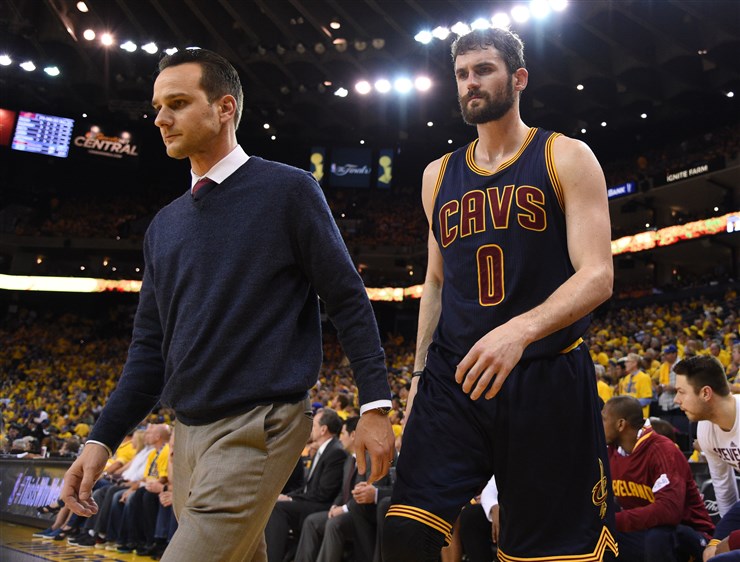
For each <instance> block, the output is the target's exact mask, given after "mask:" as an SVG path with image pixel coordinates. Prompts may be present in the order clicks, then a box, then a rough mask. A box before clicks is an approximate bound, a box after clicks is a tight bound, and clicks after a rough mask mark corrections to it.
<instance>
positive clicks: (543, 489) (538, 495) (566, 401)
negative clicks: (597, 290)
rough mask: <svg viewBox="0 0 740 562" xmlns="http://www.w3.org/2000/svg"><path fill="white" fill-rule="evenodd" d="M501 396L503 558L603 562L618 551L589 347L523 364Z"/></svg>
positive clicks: (498, 461)
mask: <svg viewBox="0 0 740 562" xmlns="http://www.w3.org/2000/svg"><path fill="white" fill-rule="evenodd" d="M497 399H499V404H498V408H497V410H496V412H495V415H496V419H495V429H494V431H493V434H494V435H493V437H492V438H493V439H495V442H496V458H495V459H494V463H495V471H494V474H495V476H496V481H497V484H498V488H499V504H500V519H501V530H500V537H499V551H498V556H499V559H500V560H502V561H507V562H508V561H513V560H517V561H519V562H520V561H522V560H527V559H532V558H546V559H548V560H562V559H568V560H572V559H574V557H579V558H583V559H584V560H586V559H588V560H594V561H596V560H602V559H603V558H604V553H605V552H607V551H610V550H612V551H613V550H615V548H616V546H615V541H614V538H613V531H612V529H613V528H614V527H613V518H614V515H613V512H612V509H613V508H612V505H613V497H612V490H611V481H610V479H609V463H608V459H607V458H606V444H605V438H604V434H603V426H602V423H601V417H600V411H599V408H598V405H597V404H598V403H597V393H596V379H595V374H594V369H593V363H592V362H591V358H590V356H589V354H588V350H587V349H586V348H585V345H583V344H581V346H579V347H578V348H576V349H574V350H572V351H570V352H569V353H566V354H561V355H559V356H556V357H554V358H548V359H537V360H531V361H525V362H522V363H520V365H518V366H517V367H516V369H515V370H514V371H513V372H512V373H511V374H510V375H509V377H508V378H507V380H506V383H505V384H504V387H503V389H502V392H501V393H500V395H499V396H498V397H497Z"/></svg>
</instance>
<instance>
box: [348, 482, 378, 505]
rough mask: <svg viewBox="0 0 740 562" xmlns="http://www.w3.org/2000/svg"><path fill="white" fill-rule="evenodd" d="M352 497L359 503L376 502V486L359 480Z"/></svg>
mask: <svg viewBox="0 0 740 562" xmlns="http://www.w3.org/2000/svg"><path fill="white" fill-rule="evenodd" d="M352 497H353V498H355V501H356V502H357V503H359V504H371V503H375V486H372V485H370V484H368V483H367V482H358V483H357V485H356V486H355V487H354V489H353V490H352Z"/></svg>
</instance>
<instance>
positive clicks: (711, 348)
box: [709, 342, 720, 357]
mask: <svg viewBox="0 0 740 562" xmlns="http://www.w3.org/2000/svg"><path fill="white" fill-rule="evenodd" d="M709 352H710V353H711V354H712V355H714V356H715V357H717V356H718V355H719V352H720V347H719V344H718V343H717V342H712V343H711V344H709Z"/></svg>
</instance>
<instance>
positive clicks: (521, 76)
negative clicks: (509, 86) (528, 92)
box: [512, 68, 529, 92]
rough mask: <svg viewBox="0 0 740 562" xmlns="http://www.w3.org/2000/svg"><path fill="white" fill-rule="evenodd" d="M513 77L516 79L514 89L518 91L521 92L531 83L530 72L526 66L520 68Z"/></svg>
mask: <svg viewBox="0 0 740 562" xmlns="http://www.w3.org/2000/svg"><path fill="white" fill-rule="evenodd" d="M512 78H513V80H514V90H515V91H517V92H521V91H522V90H524V89H525V88H526V87H527V84H529V72H527V69H526V68H518V69H517V70H516V72H514V74H513V76H512Z"/></svg>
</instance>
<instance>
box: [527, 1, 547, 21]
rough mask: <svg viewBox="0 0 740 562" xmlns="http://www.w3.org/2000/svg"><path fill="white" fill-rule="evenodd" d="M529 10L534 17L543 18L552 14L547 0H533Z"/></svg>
mask: <svg viewBox="0 0 740 562" xmlns="http://www.w3.org/2000/svg"><path fill="white" fill-rule="evenodd" d="M529 11H530V12H531V13H532V17H533V18H534V19H537V20H541V19H544V18H546V17H547V16H549V15H550V5H549V4H548V3H547V0H532V1H531V2H530V3H529Z"/></svg>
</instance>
